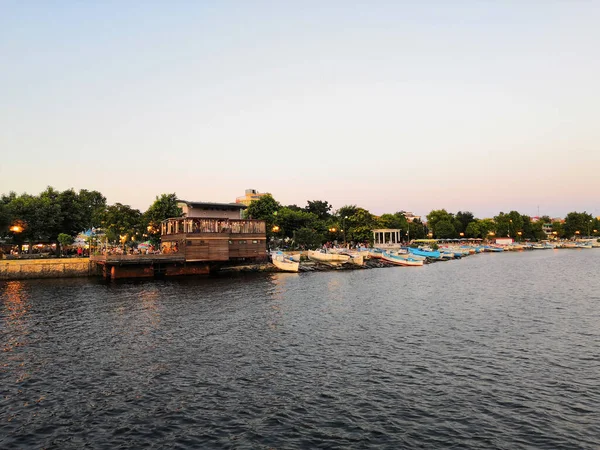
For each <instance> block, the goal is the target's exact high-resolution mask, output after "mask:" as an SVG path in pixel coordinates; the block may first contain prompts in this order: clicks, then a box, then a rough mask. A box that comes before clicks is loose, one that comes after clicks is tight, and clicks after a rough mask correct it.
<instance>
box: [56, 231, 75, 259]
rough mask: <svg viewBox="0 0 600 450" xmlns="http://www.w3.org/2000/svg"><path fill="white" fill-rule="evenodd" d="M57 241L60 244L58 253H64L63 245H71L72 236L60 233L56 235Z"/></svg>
mask: <svg viewBox="0 0 600 450" xmlns="http://www.w3.org/2000/svg"><path fill="white" fill-rule="evenodd" d="M57 240H58V243H59V244H60V254H61V255H62V254H63V253H64V250H65V247H67V246H69V245H71V244H72V243H73V236H70V235H68V234H66V233H60V234H59V235H58V238H57Z"/></svg>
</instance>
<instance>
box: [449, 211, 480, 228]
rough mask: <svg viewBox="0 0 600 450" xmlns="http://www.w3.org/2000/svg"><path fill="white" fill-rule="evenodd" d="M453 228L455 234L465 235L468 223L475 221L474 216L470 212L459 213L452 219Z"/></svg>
mask: <svg viewBox="0 0 600 450" xmlns="http://www.w3.org/2000/svg"><path fill="white" fill-rule="evenodd" d="M454 219H455V220H454V228H455V229H456V232H457V233H466V230H467V227H468V226H469V224H470V223H472V222H474V221H475V216H474V215H473V213H472V212H471V211H459V212H457V213H456V215H455V217H454Z"/></svg>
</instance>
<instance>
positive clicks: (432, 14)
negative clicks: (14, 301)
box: [0, 1, 600, 217]
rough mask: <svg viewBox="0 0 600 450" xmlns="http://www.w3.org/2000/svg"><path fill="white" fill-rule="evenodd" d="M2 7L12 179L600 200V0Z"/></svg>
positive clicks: (386, 207)
mask: <svg viewBox="0 0 600 450" xmlns="http://www.w3.org/2000/svg"><path fill="white" fill-rule="evenodd" d="M322 3H323V2H306V3H304V2H303V3H302V5H300V4H295V5H294V4H291V3H290V4H288V3H287V2H281V4H277V3H275V4H268V3H264V2H227V1H225V2H218V3H215V4H212V5H209V4H204V3H202V2H198V4H195V5H194V4H185V3H182V4H179V7H175V6H173V5H170V4H169V5H167V4H166V3H164V4H162V6H161V5H160V4H159V5H155V4H148V3H147V2H145V3H141V2H140V3H136V2H126V3H125V4H123V3H122V2H101V3H100V4H94V3H93V2H91V3H89V2H84V3H75V2H63V3H61V2H51V3H47V2H25V3H17V2H11V3H5V4H3V5H2V6H0V43H1V44H0V56H1V57H2V61H3V62H4V64H3V70H2V71H0V86H1V88H0V89H1V90H2V95H1V98H2V101H1V102H0V121H1V123H2V127H1V129H0V149H1V150H2V151H1V154H2V156H1V158H2V159H1V163H0V192H1V193H8V192H9V191H16V192H19V193H20V192H29V193H32V194H36V193H38V192H40V191H42V190H43V189H44V188H45V187H46V186H47V185H51V186H54V187H55V188H57V189H60V190H63V189H68V188H71V187H73V188H75V189H81V188H86V189H96V190H99V191H101V192H102V193H103V194H104V195H106V196H107V199H108V201H109V203H114V202H121V203H125V204H130V205H131V206H133V207H136V208H139V209H141V210H145V209H146V208H147V207H148V205H149V204H150V203H151V202H152V201H153V200H154V197H155V196H156V195H158V194H161V193H166V192H176V193H177V194H178V196H179V197H180V198H183V199H188V200H198V201H199V200H205V201H217V202H229V201H235V198H236V197H238V196H241V195H243V193H244V190H245V189H248V188H253V189H257V190H258V191H260V192H270V193H272V194H273V196H274V197H275V198H276V199H277V200H278V201H280V202H281V203H282V204H284V205H285V204H297V205H299V206H305V205H306V201H307V200H327V201H329V202H330V203H331V204H332V205H333V207H334V209H337V208H339V207H341V206H343V205H346V204H354V205H358V206H362V207H364V208H366V209H368V210H370V211H371V212H372V213H374V214H382V213H386V212H395V211H398V210H402V209H403V210H409V211H413V212H415V213H416V214H421V215H425V214H427V213H428V212H429V211H430V210H432V209H439V208H446V209H447V210H448V211H452V212H456V211H458V210H463V211H465V210H469V211H472V212H473V213H474V214H475V215H476V216H478V217H489V216H493V215H495V214H497V213H498V212H500V211H505V212H506V211H509V210H513V209H514V210H518V211H520V212H521V213H523V214H529V215H537V214H538V211H539V213H540V214H547V215H550V216H564V215H565V214H567V213H568V212H570V211H584V210H585V211H587V212H589V213H592V214H594V215H596V216H598V215H600V199H599V197H598V192H600V176H598V169H599V168H600V149H599V148H598V143H599V142H600V127H598V124H597V122H598V117H600V111H598V109H599V106H598V105H600V85H599V84H598V82H597V80H598V79H600V58H598V42H600V28H599V27H598V26H597V24H598V23H600V7H599V6H598V4H597V3H595V2H544V3H543V4H542V3H539V2H498V3H489V2H476V1H462V2H461V1H459V2H441V1H440V2H426V3H427V5H422V4H419V3H417V2H411V3H413V4H405V3H404V2H397V4H394V3H392V4H390V3H389V2H378V1H374V2H366V3H363V4H357V5H354V6H352V7H349V4H348V3H347V2H326V3H327V5H323V4H322Z"/></svg>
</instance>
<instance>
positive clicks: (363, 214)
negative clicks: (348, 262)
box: [343, 208, 377, 242]
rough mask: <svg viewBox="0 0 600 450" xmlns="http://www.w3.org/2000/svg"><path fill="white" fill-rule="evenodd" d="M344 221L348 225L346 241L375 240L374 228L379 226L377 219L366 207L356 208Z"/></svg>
mask: <svg viewBox="0 0 600 450" xmlns="http://www.w3.org/2000/svg"><path fill="white" fill-rule="evenodd" d="M344 217H346V216H344ZM343 223H344V225H343V226H345V227H346V229H345V230H344V234H345V237H346V241H353V242H371V241H372V240H373V229H374V228H376V226H377V220H376V219H375V216H374V215H373V214H371V213H370V212H369V211H367V210H366V209H364V208H356V209H355V211H354V214H352V215H351V216H348V218H347V219H344V220H343Z"/></svg>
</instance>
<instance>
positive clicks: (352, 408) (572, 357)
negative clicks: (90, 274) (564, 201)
mask: <svg viewBox="0 0 600 450" xmlns="http://www.w3.org/2000/svg"><path fill="white" fill-rule="evenodd" d="M598 273H600V250H554V251H552V250H544V251H534V252H527V253H519V254H513V253H506V254H483V255H476V256H472V257H469V258H465V259H463V260H460V261H451V262H444V263H436V264H431V265H429V266H425V267H422V268H401V267H393V268H387V269H374V270H362V271H343V272H320V273H302V274H254V275H246V276H239V275H238V276H232V275H222V276H219V277H217V278H201V279H189V278H186V279H179V280H168V281H144V282H125V283H108V284H106V283H104V282H101V281H92V280H81V279H73V280H38V281H23V282H20V281H19V282H17V281H15V282H8V283H3V284H0V295H1V298H0V299H1V302H2V303H1V306H0V347H1V348H2V350H3V352H2V353H0V361H1V362H0V387H1V393H0V448H48V449H50V448H57V449H58V448H60V449H65V448H83V447H88V448H107V449H108V448H110V449H113V448H140V447H150V448H165V447H169V448H258V449H261V448H264V449H266V448H275V449H282V448H286V449H293V448H393V449H398V448H427V449H431V448H453V449H458V448H482V449H490V448H502V449H519V448H523V449H533V448H536V449H537V448H547V449H563V448H564V449H573V448H590V449H591V448H600V278H599V277H598Z"/></svg>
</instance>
